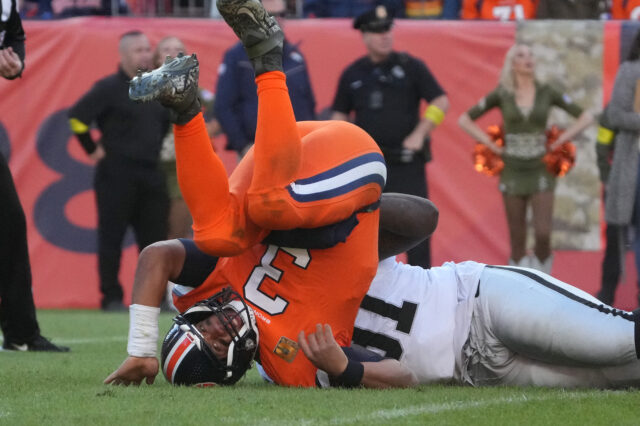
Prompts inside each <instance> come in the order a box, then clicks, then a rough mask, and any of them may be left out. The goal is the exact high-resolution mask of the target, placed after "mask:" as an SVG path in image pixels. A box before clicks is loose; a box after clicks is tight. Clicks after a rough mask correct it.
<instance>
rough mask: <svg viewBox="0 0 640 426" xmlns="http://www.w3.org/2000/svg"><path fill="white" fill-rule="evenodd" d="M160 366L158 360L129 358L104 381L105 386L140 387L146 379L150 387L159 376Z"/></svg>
mask: <svg viewBox="0 0 640 426" xmlns="http://www.w3.org/2000/svg"><path fill="white" fill-rule="evenodd" d="M158 370H159V364H158V360H157V359H156V358H155V357H153V358H151V357H150V358H139V357H135V356H129V357H127V359H125V360H124V362H123V363H122V364H121V365H120V367H118V369H117V370H116V371H114V372H113V373H111V374H110V375H109V377H107V378H106V379H104V384H105V385H108V384H114V385H124V386H129V385H131V384H133V385H136V386H138V385H140V383H142V380H144V379H146V382H147V384H148V385H150V384H153V382H154V380H155V379H156V375H157V374H158Z"/></svg>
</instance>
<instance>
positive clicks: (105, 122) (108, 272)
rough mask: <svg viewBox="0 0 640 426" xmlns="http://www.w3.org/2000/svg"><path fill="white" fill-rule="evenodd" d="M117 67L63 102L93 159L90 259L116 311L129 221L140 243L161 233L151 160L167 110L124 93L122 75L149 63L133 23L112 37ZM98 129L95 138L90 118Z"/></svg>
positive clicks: (162, 188) (159, 176)
mask: <svg viewBox="0 0 640 426" xmlns="http://www.w3.org/2000/svg"><path fill="white" fill-rule="evenodd" d="M118 51H119V53H120V66H119V67H118V71H117V72H116V73H114V74H111V75H109V76H107V77H105V78H103V79H102V80H100V81H98V82H97V83H96V84H94V86H93V87H92V88H91V90H90V91H89V92H87V93H86V94H85V95H84V96H82V97H81V98H80V100H78V102H76V104H75V105H73V106H72V107H71V109H70V110H69V118H70V120H69V121H70V125H71V130H72V131H73V133H75V135H76V137H77V138H78V140H79V141H80V144H81V145H82V147H83V148H84V150H85V151H86V153H87V154H88V155H89V157H90V158H92V159H93V160H95V161H97V162H98V163H97V166H96V174H95V179H94V187H95V193H96V202H97V206H98V266H99V273H100V290H101V292H102V302H101V307H102V309H103V310H105V311H122V310H125V309H126V308H125V306H124V304H123V303H122V297H123V293H122V286H121V285H120V282H119V279H118V273H119V270H120V258H121V255H122V242H123V240H124V235H125V232H126V230H127V228H128V226H129V225H131V226H132V227H133V230H134V233H135V236H136V242H137V243H138V247H139V249H140V250H142V249H143V248H144V247H146V246H147V245H149V244H151V243H154V242H156V241H159V240H164V239H166V238H167V215H168V210H169V198H168V196H167V186H166V182H165V178H164V173H162V171H161V170H160V168H159V167H158V159H159V157H160V148H161V146H162V139H163V138H164V136H165V135H166V134H167V131H168V130H169V115H168V113H167V111H166V110H165V108H164V107H163V106H162V105H160V104H159V103H157V102H152V103H147V104H138V103H135V102H133V101H132V100H130V99H129V81H130V80H131V78H133V77H134V76H135V75H136V72H137V70H139V69H149V68H151V66H152V51H151V45H150V44H149V40H148V39H147V37H146V36H145V35H144V34H143V33H141V32H140V31H130V32H128V33H125V34H123V35H122V36H121V38H120V43H119V47H118ZM94 122H95V123H96V124H97V127H98V129H99V130H100V131H101V133H102V138H101V139H100V141H99V142H98V143H96V142H94V140H93V138H92V137H91V133H90V129H91V127H90V126H91V124H92V123H94Z"/></svg>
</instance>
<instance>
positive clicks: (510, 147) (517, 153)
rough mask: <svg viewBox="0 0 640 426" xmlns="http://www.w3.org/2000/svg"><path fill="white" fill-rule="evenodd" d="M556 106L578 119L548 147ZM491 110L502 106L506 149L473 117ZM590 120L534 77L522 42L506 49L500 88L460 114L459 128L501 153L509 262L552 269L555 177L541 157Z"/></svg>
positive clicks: (529, 59)
mask: <svg viewBox="0 0 640 426" xmlns="http://www.w3.org/2000/svg"><path fill="white" fill-rule="evenodd" d="M554 106H556V107H560V108H562V109H564V110H565V111H566V112H568V113H569V114H571V115H572V116H574V117H577V118H578V119H577V120H576V121H575V122H574V123H573V124H572V125H571V126H569V127H568V128H567V129H566V130H565V131H564V132H562V134H561V135H560V136H559V137H558V139H557V141H556V142H554V143H553V144H552V145H551V146H550V147H549V148H547V147H546V143H547V138H546V136H545V129H546V125H547V118H548V117H549V112H550V110H551V108H552V107H554ZM493 108H500V112H501V113H502V119H503V121H504V125H503V126H504V134H505V136H504V141H505V146H504V148H502V147H499V146H498V145H496V143H495V142H494V141H492V140H491V138H490V137H489V135H487V134H486V133H485V132H484V131H483V130H482V129H480V127H478V126H477V125H476V124H475V123H474V121H473V120H476V119H477V118H479V117H480V116H482V115H483V114H485V113H486V112H487V111H489V110H491V109H493ZM592 121H593V117H592V116H591V114H590V113H588V112H586V111H585V112H583V111H582V109H581V108H580V107H579V106H578V105H576V104H574V103H573V102H571V100H570V98H569V97H568V96H567V95H563V94H562V93H560V92H558V91H557V90H556V89H554V88H552V87H551V86H550V85H548V84H543V83H540V82H539V81H538V80H537V79H536V75H535V61H534V58H533V54H532V52H531V48H530V47H529V46H527V45H524V44H516V45H514V46H513V47H512V48H511V49H509V51H508V52H507V55H506V57H505V61H504V67H503V69H502V74H501V76H500V82H499V84H498V87H497V88H496V89H494V90H493V91H492V92H491V93H489V94H488V95H487V96H485V97H484V98H482V99H481V100H480V102H478V103H477V104H476V105H475V106H474V107H473V108H471V109H470V110H469V111H468V112H466V113H464V114H462V115H461V116H460V120H459V124H460V127H462V129H463V130H464V131H466V132H467V133H468V134H469V135H471V136H472V137H473V138H474V139H476V140H477V141H479V142H481V143H484V144H485V145H487V146H488V147H489V148H490V149H491V150H492V151H494V152H495V153H497V154H499V155H502V158H503V161H504V169H503V170H502V173H501V174H500V186H499V188H500V191H501V192H502V194H503V201H504V206H505V212H506V214H507V223H508V225H509V235H510V242H511V259H510V260H509V264H511V265H516V266H531V267H534V268H536V269H539V270H541V271H543V272H546V273H550V272H551V266H552V262H553V257H552V254H551V225H552V218H553V200H554V189H555V177H554V176H552V175H551V173H549V172H548V171H547V168H546V165H545V163H544V162H543V161H542V158H543V157H544V155H545V154H546V152H547V150H549V151H553V150H555V149H556V148H558V147H560V146H561V145H562V144H563V143H564V142H566V141H569V140H571V139H573V138H574V137H575V136H576V135H577V134H578V133H580V132H581V131H582V130H583V129H585V128H586V127H587V126H589V125H590V124H591V122H592ZM528 205H531V207H532V211H533V228H534V233H535V247H534V254H533V256H531V257H529V256H526V236H527V226H526V213H527V207H528Z"/></svg>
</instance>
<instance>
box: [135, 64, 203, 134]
mask: <svg viewBox="0 0 640 426" xmlns="http://www.w3.org/2000/svg"><path fill="white" fill-rule="evenodd" d="M199 71H200V67H199V63H198V58H197V57H196V54H195V53H194V54H192V55H191V56H184V55H183V54H182V53H179V54H178V56H177V57H176V58H174V59H171V58H169V57H167V59H166V60H165V62H164V64H162V66H160V67H159V68H156V69H155V70H153V71H150V72H145V73H140V72H138V75H136V76H135V77H133V79H132V80H131V82H130V83H129V98H131V99H132V100H134V101H136V102H150V101H153V100H157V101H158V102H160V103H161V104H162V105H164V106H165V107H167V108H169V109H171V110H172V111H173V112H174V113H175V116H174V117H173V121H174V122H175V123H176V124H186V123H188V122H189V121H191V119H192V118H193V117H195V116H196V115H197V114H198V113H199V112H200V111H201V108H200V101H199V100H198V75H199Z"/></svg>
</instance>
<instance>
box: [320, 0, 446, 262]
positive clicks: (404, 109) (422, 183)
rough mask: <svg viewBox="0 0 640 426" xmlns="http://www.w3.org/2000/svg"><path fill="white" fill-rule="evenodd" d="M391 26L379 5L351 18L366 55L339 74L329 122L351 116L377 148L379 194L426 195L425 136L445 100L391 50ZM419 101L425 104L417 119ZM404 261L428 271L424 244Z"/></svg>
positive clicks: (414, 61) (420, 70) (419, 67)
mask: <svg viewBox="0 0 640 426" xmlns="http://www.w3.org/2000/svg"><path fill="white" fill-rule="evenodd" d="M392 25H393V18H392V17H391V16H390V15H389V13H388V12H387V9H386V8H385V7H384V6H378V7H376V8H375V9H373V10H371V11H369V12H367V13H365V14H362V15H360V16H358V17H357V18H356V19H355V20H354V22H353V27H354V28H355V29H358V30H360V31H361V32H362V40H363V41H364V44H365V46H366V47H367V51H368V54H367V55H366V56H364V57H362V58H360V59H358V60H356V61H355V62H354V63H352V64H351V65H350V66H349V67H347V69H345V70H344V72H343V73H342V76H341V77H340V83H339V85H338V91H337V93H336V96H335V99H334V102H333V115H332V119H334V120H347V119H349V115H350V114H351V113H352V112H353V113H354V122H355V124H357V125H358V126H360V127H362V128H363V129H364V130H366V131H367V132H368V133H369V134H370V135H371V136H372V137H373V139H374V140H375V141H376V142H377V143H378V144H379V145H380V148H381V149H382V152H383V154H384V156H385V160H386V162H387V185H386V187H385V192H401V193H405V194H412V195H417V196H420V197H427V181H426V170H425V163H426V162H427V161H429V160H430V157H431V155H430V149H429V141H428V138H429V134H430V133H431V131H432V130H433V129H434V128H435V127H436V126H438V125H439V124H440V123H441V122H442V120H444V115H445V112H446V111H447V109H448V108H449V100H448V98H447V95H446V94H445V92H444V91H443V90H442V88H441V87H440V85H439V84H438V82H437V81H436V79H435V78H434V77H433V75H432V74H431V72H430V71H429V69H428V68H427V66H426V65H425V64H424V62H422V61H421V60H420V59H418V58H415V57H413V56H411V55H409V54H408V53H404V52H402V53H401V52H396V51H394V50H393V36H392V32H391V27H392ZM421 99H424V100H426V101H427V102H428V103H429V106H428V108H427V109H426V111H425V113H424V115H422V116H420V101H421ZM408 261H409V263H410V264H412V265H418V266H422V267H425V268H428V267H430V266H431V254H430V248H429V242H428V241H425V242H424V243H422V244H420V245H418V246H417V247H415V248H413V249H412V250H409V252H408Z"/></svg>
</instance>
